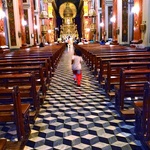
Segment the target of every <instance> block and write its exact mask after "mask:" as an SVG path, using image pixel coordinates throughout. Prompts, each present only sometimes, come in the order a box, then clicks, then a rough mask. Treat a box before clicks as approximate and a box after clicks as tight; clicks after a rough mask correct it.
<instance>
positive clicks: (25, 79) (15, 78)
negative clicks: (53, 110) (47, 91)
mask: <svg viewBox="0 0 150 150" xmlns="http://www.w3.org/2000/svg"><path fill="white" fill-rule="evenodd" d="M16 85H17V86H19V90H20V96H21V100H22V102H24V103H30V104H31V109H30V120H31V121H32V122H33V121H34V120H35V118H36V117H37V115H38V112H39V109H40V98H39V93H40V88H41V87H40V86H37V85H36V81H35V75H34V73H19V74H17V73H14V74H2V75H0V89H10V88H12V87H13V86H16Z"/></svg>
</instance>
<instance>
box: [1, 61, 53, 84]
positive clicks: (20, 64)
mask: <svg viewBox="0 0 150 150" xmlns="http://www.w3.org/2000/svg"><path fill="white" fill-rule="evenodd" d="M38 65H39V66H42V69H43V71H44V77H45V78H46V83H47V84H49V83H50V77H51V75H50V74H49V68H48V67H49V66H48V62H47V60H45V59H44V60H38V59H37V60H33V61H32V59H28V60H26V59H19V60H18V59H17V60H14V59H13V60H12V61H7V60H3V61H1V62H0V68H3V67H28V66H30V67H31V66H38ZM30 67H29V68H30Z"/></svg>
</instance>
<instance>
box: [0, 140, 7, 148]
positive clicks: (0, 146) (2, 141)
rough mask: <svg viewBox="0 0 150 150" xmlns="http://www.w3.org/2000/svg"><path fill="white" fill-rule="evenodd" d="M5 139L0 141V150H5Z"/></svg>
mask: <svg viewBox="0 0 150 150" xmlns="http://www.w3.org/2000/svg"><path fill="white" fill-rule="evenodd" d="M6 143H7V140H6V139H0V150H6Z"/></svg>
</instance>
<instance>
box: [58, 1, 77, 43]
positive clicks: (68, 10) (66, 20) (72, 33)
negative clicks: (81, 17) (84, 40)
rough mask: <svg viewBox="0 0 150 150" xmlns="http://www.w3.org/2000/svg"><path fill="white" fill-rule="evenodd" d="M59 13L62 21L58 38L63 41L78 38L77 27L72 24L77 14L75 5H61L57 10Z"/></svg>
mask: <svg viewBox="0 0 150 150" xmlns="http://www.w3.org/2000/svg"><path fill="white" fill-rule="evenodd" d="M59 13H60V16H61V18H62V20H63V21H62V25H61V26H60V38H61V39H63V40H65V39H67V38H68V37H71V38H72V39H75V37H76V38H78V31H77V25H76V24H75V22H74V18H75V17H76V13H77V10H76V7H75V5H74V4H73V3H69V2H67V3H63V4H62V5H61V6H60V8H59Z"/></svg>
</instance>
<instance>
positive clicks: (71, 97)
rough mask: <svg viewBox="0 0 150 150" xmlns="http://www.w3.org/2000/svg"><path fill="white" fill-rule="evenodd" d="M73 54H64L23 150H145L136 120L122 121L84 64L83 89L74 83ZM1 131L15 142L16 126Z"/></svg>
mask: <svg viewBox="0 0 150 150" xmlns="http://www.w3.org/2000/svg"><path fill="white" fill-rule="evenodd" d="M72 54H73V49H69V50H68V49H66V50H65V51H64V53H63V55H62V57H61V59H60V62H59V64H58V67H57V69H56V71H55V73H54V77H53V78H52V80H51V84H50V86H49V89H48V90H47V95H46V99H45V101H44V103H43V105H42V106H41V109H40V113H39V116H38V117H37V119H36V121H35V123H34V124H31V129H32V131H31V135H30V138H29V140H28V142H27V144H26V146H25V148H24V149H25V150H31V149H35V150H132V149H134V150H144V148H143V146H142V144H141V142H140V141H139V140H137V139H136V137H135V136H134V135H135V133H134V120H128V121H126V122H125V121H123V120H122V119H121V118H120V117H119V114H117V112H116V111H115V107H114V102H113V101H110V99H109V98H108V97H107V96H106V94H105V90H104V89H103V88H101V87H100V86H99V84H98V82H97V80H96V79H95V78H94V76H93V75H92V73H91V72H90V71H89V69H88V67H87V66H86V64H85V63H83V65H82V66H83V71H82V73H83V76H82V83H81V87H78V86H77V85H76V84H75V83H74V81H73V75H72V70H71V56H72ZM10 126H11V127H10ZM0 129H1V132H0V137H6V138H7V139H8V140H14V141H15V140H16V136H15V134H16V132H15V131H14V132H13V129H15V127H14V126H12V125H11V124H0Z"/></svg>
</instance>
